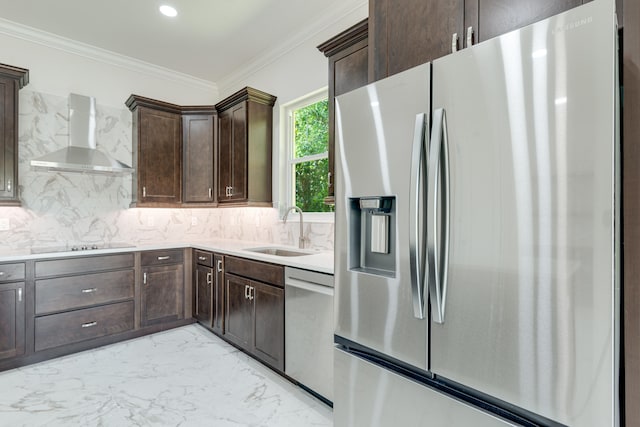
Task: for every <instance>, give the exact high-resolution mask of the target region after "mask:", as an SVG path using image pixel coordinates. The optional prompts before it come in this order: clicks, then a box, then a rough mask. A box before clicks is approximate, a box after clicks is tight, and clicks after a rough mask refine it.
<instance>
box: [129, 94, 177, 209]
mask: <svg viewBox="0 0 640 427" xmlns="http://www.w3.org/2000/svg"><path fill="white" fill-rule="evenodd" d="M139 108H140V112H139V114H140V118H139V123H138V126H139V130H138V132H139V148H138V150H139V154H138V155H139V156H140V158H139V160H138V170H137V171H136V172H137V174H138V196H139V197H138V198H139V200H140V201H141V202H143V203H144V202H153V203H167V204H179V203H180V202H181V198H182V197H181V187H182V176H181V175H182V174H181V168H180V165H181V158H182V143H181V138H180V115H179V114H174V113H169V112H166V111H156V110H153V109H150V108H145V107H139Z"/></svg>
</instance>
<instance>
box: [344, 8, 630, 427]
mask: <svg viewBox="0 0 640 427" xmlns="http://www.w3.org/2000/svg"><path fill="white" fill-rule="evenodd" d="M615 19H616V18H615V6H614V4H613V2H612V1H610V0H595V1H593V2H589V3H586V4H585V5H582V6H580V7H577V8H574V9H572V10H569V11H567V12H565V13H562V14H560V15H557V16H554V17H552V18H550V19H547V20H544V21H541V22H538V23H535V24H533V25H530V26H528V27H525V28H523V29H521V30H518V31H515V32H511V33H508V34H505V35H503V36H500V37H497V38H494V39H491V40H488V41H486V42H483V43H480V44H478V45H476V46H473V47H470V48H467V49H464V50H461V51H459V52H456V53H454V54H451V55H448V56H446V57H443V58H441V59H438V60H435V61H433V62H432V63H428V64H424V65H421V66H418V67H415V68H412V69H410V70H407V71H405V72H403V73H400V74H397V75H395V76H392V77H389V78H387V79H384V80H381V81H378V82H376V83H373V84H370V85H368V86H365V87H363V88H360V89H357V90H355V91H352V92H349V93H347V94H344V95H342V96H339V97H337V98H336V136H337V148H336V150H337V162H336V166H337V186H336V245H335V248H336V249H335V254H336V258H335V262H336V264H335V274H336V280H335V301H334V307H335V310H334V311H335V342H336V348H335V350H334V364H335V383H334V421H335V425H336V426H338V427H340V426H350V427H351V426H390V425H392V426H404V425H416V426H421V425H425V426H427V425H428V426H437V427H441V426H444V427H447V426H456V427H457V426H467V425H469V426H471V425H473V426H484V425H486V426H494V425H497V426H502V425H552V426H555V425H567V426H585V427H602V426H616V425H618V424H619V408H618V402H619V400H618V376H619V368H618V366H619V362H618V360H619V355H618V348H619V298H620V296H619V290H620V286H619V280H620V269H619V252H620V243H619V229H620V226H619V204H620V201H619V197H620V191H619V173H620V170H619V143H618V135H617V132H618V125H617V122H618V117H617V115H618V112H617V105H618V97H617V92H618V79H617V42H616V40H617V32H616V23H615Z"/></svg>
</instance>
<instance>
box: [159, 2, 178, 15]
mask: <svg viewBox="0 0 640 427" xmlns="http://www.w3.org/2000/svg"><path fill="white" fill-rule="evenodd" d="M160 13H162V14H163V15H164V16H169V17H171V18H173V17H175V16H178V11H177V10H176V9H175V8H174V7H171V6H168V5H166V4H163V5H162V6H160Z"/></svg>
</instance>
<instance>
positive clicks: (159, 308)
mask: <svg viewBox="0 0 640 427" xmlns="http://www.w3.org/2000/svg"><path fill="white" fill-rule="evenodd" d="M183 297H184V267H183V265H182V264H172V265H161V266H153V267H143V268H142V301H141V302H142V303H141V308H140V324H141V325H142V326H150V325H154V324H156V323H164V322H171V321H175V320H180V319H182V318H183V317H184V309H183V307H184V303H183V301H184V298H183Z"/></svg>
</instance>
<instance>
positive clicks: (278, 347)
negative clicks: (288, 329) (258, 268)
mask: <svg viewBox="0 0 640 427" xmlns="http://www.w3.org/2000/svg"><path fill="white" fill-rule="evenodd" d="M251 286H252V287H253V298H254V301H253V307H254V331H255V332H254V347H253V352H254V354H255V355H256V356H257V357H258V358H259V359H262V360H263V361H265V362H267V363H268V364H269V365H271V366H274V367H276V368H278V369H280V370H281V371H284V289H282V288H278V287H276V286H271V285H266V284H264V283H260V282H253V281H252V282H251Z"/></svg>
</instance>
